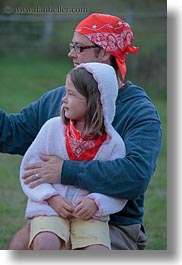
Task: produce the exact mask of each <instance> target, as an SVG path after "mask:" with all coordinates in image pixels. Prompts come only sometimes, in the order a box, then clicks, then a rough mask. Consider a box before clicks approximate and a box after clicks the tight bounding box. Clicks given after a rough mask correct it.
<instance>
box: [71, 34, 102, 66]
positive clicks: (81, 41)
mask: <svg viewBox="0 0 182 265" xmlns="http://www.w3.org/2000/svg"><path fill="white" fill-rule="evenodd" d="M72 44H73V45H76V46H79V47H85V46H92V45H93V43H92V42H91V41H90V40H89V39H88V38H86V37H85V36H83V35H81V34H80V33H78V32H74V35H73V39H72ZM103 53H104V50H103V49H101V51H100V52H99V55H98V56H97V57H96V55H95V51H94V48H88V49H83V50H82V52H76V51H75V50H74V48H73V49H71V50H70V52H69V53H68V57H69V58H71V59H72V60H73V64H74V67H76V66H77V65H79V64H81V63H89V62H99V63H103V62H104V60H103Z"/></svg>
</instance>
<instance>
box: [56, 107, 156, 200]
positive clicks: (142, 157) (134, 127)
mask: <svg viewBox="0 0 182 265" xmlns="http://www.w3.org/2000/svg"><path fill="white" fill-rule="evenodd" d="M132 116H133V117H132ZM128 117H129V118H128V125H127V126H126V127H125V128H124V129H123V130H125V132H124V133H125V135H124V136H123V135H122V134H123V133H122V134H121V136H123V139H124V142H125V145H126V157H124V158H122V159H120V158H119V159H116V160H114V161H89V162H87V161H83V162H77V161H64V163H63V166H62V174H61V183H62V184H64V185H74V186H77V187H80V188H83V189H86V190H89V191H90V192H97V193H103V194H106V195H109V196H113V197H118V198H125V199H127V200H134V199H136V198H138V197H139V196H140V195H141V194H143V193H144V192H145V191H146V189H147V187H148V184H149V182H150V179H151V176H152V175H153V173H154V170H155V168H156V161H157V158H158V154H159V151H160V148H161V124H160V120H159V117H158V115H157V112H156V110H155V108H153V107H152V108H151V107H150V106H148V107H147V108H146V109H145V107H144V108H143V107H142V105H140V106H138V107H136V108H135V111H133V112H132V113H131V115H129V116H128ZM121 119H122V118H121ZM119 122H120V121H118V123H117V126H118V132H120V131H121V129H120V126H119ZM121 126H122V127H123V124H121Z"/></svg>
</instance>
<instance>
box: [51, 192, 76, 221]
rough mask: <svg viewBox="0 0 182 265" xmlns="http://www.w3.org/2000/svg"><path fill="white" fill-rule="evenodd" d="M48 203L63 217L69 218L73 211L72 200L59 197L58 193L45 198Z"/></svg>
mask: <svg viewBox="0 0 182 265" xmlns="http://www.w3.org/2000/svg"><path fill="white" fill-rule="evenodd" d="M47 202H48V204H49V205H50V206H51V207H52V208H53V209H54V210H55V211H56V212H57V214H58V215H59V216H61V217H63V218H69V217H70V216H71V215H72V212H73V205H72V202H71V201H69V200H67V199H65V198H63V197H61V196H60V195H56V196H53V197H51V198H49V199H47Z"/></svg>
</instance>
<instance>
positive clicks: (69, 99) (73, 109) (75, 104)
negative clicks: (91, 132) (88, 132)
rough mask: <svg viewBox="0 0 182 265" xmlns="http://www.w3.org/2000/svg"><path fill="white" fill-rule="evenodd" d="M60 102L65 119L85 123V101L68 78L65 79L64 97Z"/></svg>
mask: <svg viewBox="0 0 182 265" xmlns="http://www.w3.org/2000/svg"><path fill="white" fill-rule="evenodd" d="M62 101H63V105H62V108H63V110H64V113H65V117H66V118H67V119H71V120H75V121H76V122H82V123H85V115H86V110H87V99H86V97H84V96H82V95H81V94H80V93H79V92H78V90H77V89H76V88H75V86H74V85H73V83H72V81H71V80H70V77H69V76H68V77H67V78H66V95H65V97H64V98H63V99H62Z"/></svg>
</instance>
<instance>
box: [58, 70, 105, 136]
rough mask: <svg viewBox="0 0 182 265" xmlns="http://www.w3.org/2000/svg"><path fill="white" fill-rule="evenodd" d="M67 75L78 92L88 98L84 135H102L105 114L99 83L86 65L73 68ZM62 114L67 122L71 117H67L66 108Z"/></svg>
mask: <svg viewBox="0 0 182 265" xmlns="http://www.w3.org/2000/svg"><path fill="white" fill-rule="evenodd" d="M67 77H69V78H70V80H71V82H72V83H73V85H74V86H75V88H76V89H77V90H78V92H79V93H80V94H81V95H82V96H84V97H86V98H87V111H86V115H85V116H86V120H85V128H84V135H85V136H89V135H101V134H103V132H104V131H105V127H104V115H103V109H102V104H101V100H100V91H99V89H98V83H97V82H96V81H95V79H94V77H93V75H92V74H91V73H89V72H88V71H87V70H86V69H85V68H84V67H78V68H75V69H73V70H71V71H70V72H69V73H68V75H67ZM61 116H62V118H63V121H64V123H65V124H67V123H68V122H69V119H67V118H66V117H65V114H64V110H63V109H62V111H61Z"/></svg>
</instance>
